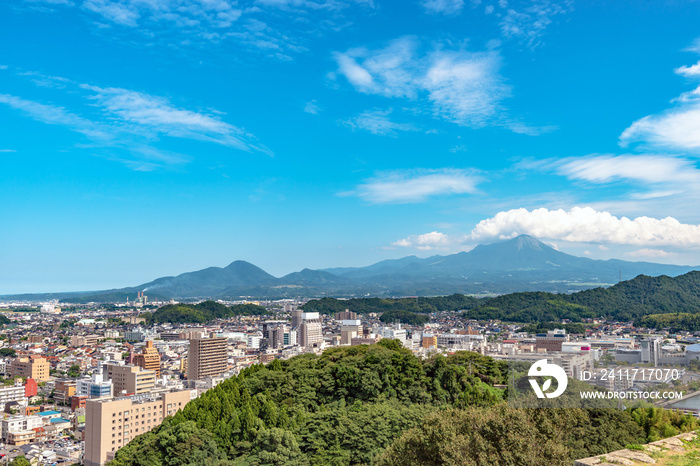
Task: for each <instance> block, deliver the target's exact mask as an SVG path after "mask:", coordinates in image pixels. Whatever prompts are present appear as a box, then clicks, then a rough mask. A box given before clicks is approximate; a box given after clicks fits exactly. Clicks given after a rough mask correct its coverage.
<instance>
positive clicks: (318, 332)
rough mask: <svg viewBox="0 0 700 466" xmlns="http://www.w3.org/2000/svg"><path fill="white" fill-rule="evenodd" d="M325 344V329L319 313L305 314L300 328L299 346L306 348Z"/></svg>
mask: <svg viewBox="0 0 700 466" xmlns="http://www.w3.org/2000/svg"><path fill="white" fill-rule="evenodd" d="M321 343H323V327H322V325H321V316H320V315H319V313H318V312H304V313H303V314H302V321H301V325H300V326H299V344H300V345H301V346H304V347H309V346H318V345H319V344H321Z"/></svg>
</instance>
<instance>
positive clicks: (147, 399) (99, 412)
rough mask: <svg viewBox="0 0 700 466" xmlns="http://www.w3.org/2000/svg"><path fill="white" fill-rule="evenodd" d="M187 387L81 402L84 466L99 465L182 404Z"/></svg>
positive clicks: (156, 424)
mask: <svg viewBox="0 0 700 466" xmlns="http://www.w3.org/2000/svg"><path fill="white" fill-rule="evenodd" d="M190 399H191V392H190V391H189V390H180V391H172V392H163V393H149V394H146V395H136V396H130V397H121V398H114V399H104V400H87V401H86V403H85V460H84V465H85V466H103V465H104V464H106V463H107V462H108V461H111V460H113V459H114V455H115V454H116V452H117V450H119V449H120V448H121V447H123V446H124V445H126V444H127V443H129V441H130V440H132V439H133V438H134V437H136V436H138V435H141V434H143V433H144V432H148V431H150V430H151V429H153V428H154V427H156V426H158V425H160V423H161V422H163V419H164V418H165V417H167V416H170V415H173V414H175V413H176V412H177V411H179V410H181V409H182V408H184V407H185V405H186V404H187V403H188V402H189V401H190Z"/></svg>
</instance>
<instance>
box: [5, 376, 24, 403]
mask: <svg viewBox="0 0 700 466" xmlns="http://www.w3.org/2000/svg"><path fill="white" fill-rule="evenodd" d="M24 398H25V388H24V385H22V381H21V380H19V379H17V380H15V384H14V385H13V386H9V387H2V388H0V405H4V404H5V403H9V402H11V401H20V400H23V399H24Z"/></svg>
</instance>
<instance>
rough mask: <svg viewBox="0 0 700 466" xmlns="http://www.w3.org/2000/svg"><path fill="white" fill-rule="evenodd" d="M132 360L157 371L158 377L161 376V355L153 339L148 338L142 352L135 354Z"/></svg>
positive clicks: (140, 365)
mask: <svg viewBox="0 0 700 466" xmlns="http://www.w3.org/2000/svg"><path fill="white" fill-rule="evenodd" d="M132 362H133V363H134V364H135V365H137V366H139V367H141V368H142V369H146V370H149V371H156V377H160V355H159V354H158V350H157V349H156V348H155V347H154V346H153V340H146V346H144V347H143V350H142V351H141V353H137V354H135V355H134V357H133V359H132Z"/></svg>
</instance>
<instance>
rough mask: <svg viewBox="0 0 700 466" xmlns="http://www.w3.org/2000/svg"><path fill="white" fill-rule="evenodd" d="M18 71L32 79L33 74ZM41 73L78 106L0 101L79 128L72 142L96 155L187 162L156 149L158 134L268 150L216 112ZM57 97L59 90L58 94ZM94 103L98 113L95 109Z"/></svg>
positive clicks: (143, 165) (138, 164)
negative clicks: (78, 137) (77, 139)
mask: <svg viewBox="0 0 700 466" xmlns="http://www.w3.org/2000/svg"><path fill="white" fill-rule="evenodd" d="M23 75H25V76H28V77H30V79H32V80H34V76H35V75H37V74H36V73H24V74H23ZM39 76H41V75H39ZM43 78H44V79H48V80H54V81H55V80H58V81H59V82H60V83H62V85H63V86H62V87H67V89H62V88H61V89H58V91H59V92H67V93H70V94H71V95H73V96H75V95H79V96H81V97H82V98H83V99H84V102H83V104H84V105H82V107H81V110H80V111H75V110H67V109H66V108H65V107H62V106H58V105H54V104H47V103H41V102H36V101H33V100H28V99H25V98H22V97H19V96H14V95H8V94H0V104H5V105H7V106H9V107H11V108H13V109H15V110H18V111H19V112H21V113H22V114H24V115H26V116H28V117H30V118H32V119H34V120H37V121H40V122H43V123H46V124H51V125H59V126H63V127H65V128H67V129H69V130H71V131H74V132H76V133H80V134H82V135H84V136H85V137H86V138H87V142H85V141H81V142H79V143H78V145H77V146H76V147H78V148H82V149H85V150H90V151H91V152H92V153H95V152H96V151H98V152H99V151H100V150H101V152H99V153H96V154H95V155H99V156H101V157H105V158H108V159H111V160H116V161H120V162H123V163H126V164H127V165H129V166H131V167H132V168H135V169H141V170H143V169H153V168H154V167H156V166H163V165H169V164H182V163H186V162H187V161H189V157H187V156H184V155H182V154H178V153H174V152H171V151H165V150H162V149H159V148H158V147H157V142H158V137H160V136H168V137H175V138H183V139H192V140H198V141H204V142H209V143H216V144H220V145H223V146H227V147H231V148H234V149H238V150H243V151H247V152H262V153H265V154H268V155H272V152H271V151H270V150H269V149H268V148H266V147H265V146H263V145H262V144H260V143H259V142H258V141H257V140H256V138H255V137H254V136H253V135H251V134H250V133H247V132H246V131H245V130H243V129H241V128H239V127H236V126H234V125H232V124H230V123H227V122H225V121H223V120H222V119H221V117H220V116H218V115H213V114H209V113H204V112H196V111H192V110H187V109H183V108H179V107H176V106H174V105H172V104H171V103H170V101H169V100H168V99H165V98H162V97H158V96H152V95H149V94H146V93H143V92H137V91H132V90H128V89H122V88H114V87H107V88H102V87H97V86H93V85H87V84H79V83H75V82H73V81H70V80H68V79H65V78H56V77H43ZM57 97H59V98H60V97H62V95H60V94H57ZM73 99H74V97H73ZM74 106H75V105H74ZM95 108H98V109H101V111H102V112H101V113H97V114H96V113H95ZM219 113H220V112H219Z"/></svg>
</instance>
